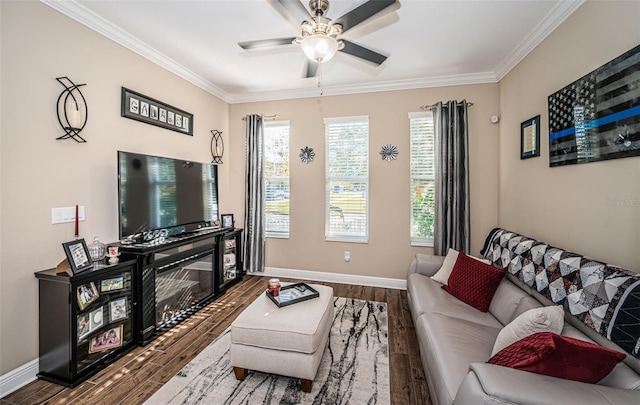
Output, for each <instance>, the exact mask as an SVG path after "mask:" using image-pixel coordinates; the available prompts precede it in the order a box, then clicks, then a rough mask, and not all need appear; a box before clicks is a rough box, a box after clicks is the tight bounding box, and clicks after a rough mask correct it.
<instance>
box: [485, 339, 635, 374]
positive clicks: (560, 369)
mask: <svg viewBox="0 0 640 405" xmlns="http://www.w3.org/2000/svg"><path fill="white" fill-rule="evenodd" d="M625 357H626V355H625V354H624V353H620V352H617V351H615V350H611V349H607V348H606V347H602V346H598V345H596V344H594V343H589V342H585V341H582V340H578V339H573V338H570V337H566V336H561V335H558V334H555V333H552V332H538V333H534V334H533V335H529V336H527V337H525V338H522V339H521V340H518V341H517V342H515V343H513V344H511V345H510V346H507V347H505V348H504V349H502V350H500V351H499V352H498V353H496V354H495V356H493V357H492V358H490V359H489V361H488V362H487V363H490V364H497V365H499V366H505V367H511V368H515V369H518V370H524V371H530V372H532V373H537V374H544V375H550V376H552V377H559V378H566V379H568V380H575V381H582V382H586V383H592V384H595V383H597V382H598V381H600V380H602V379H603V378H604V377H606V376H607V374H609V373H610V372H611V370H613V368H614V367H615V366H616V364H618V363H619V362H621V361H622V360H624V358H625Z"/></svg>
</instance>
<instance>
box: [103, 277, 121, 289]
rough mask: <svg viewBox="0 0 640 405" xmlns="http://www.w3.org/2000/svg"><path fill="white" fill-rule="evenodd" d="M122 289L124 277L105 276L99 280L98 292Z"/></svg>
mask: <svg viewBox="0 0 640 405" xmlns="http://www.w3.org/2000/svg"><path fill="white" fill-rule="evenodd" d="M123 289H124V277H123V276H118V277H113V278H105V279H104V280H100V292H101V293H105V292H114V291H120V290H123Z"/></svg>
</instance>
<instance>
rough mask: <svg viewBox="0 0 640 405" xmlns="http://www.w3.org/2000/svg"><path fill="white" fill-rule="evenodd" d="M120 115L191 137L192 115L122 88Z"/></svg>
mask: <svg viewBox="0 0 640 405" xmlns="http://www.w3.org/2000/svg"><path fill="white" fill-rule="evenodd" d="M120 115H121V116H122V117H125V118H131V119H132V120H136V121H140V122H144V123H147V124H151V125H155V126H157V127H161V128H165V129H170V130H171V131H176V132H180V133H182V134H185V135H191V136H193V114H191V113H188V112H186V111H184V110H181V109H179V108H176V107H173V106H170V105H169V104H166V103H163V102H161V101H158V100H156V99H154V98H151V97H147V96H145V95H143V94H140V93H136V92H135V91H133V90H129V89H127V88H124V87H123V88H122V101H121V111H120Z"/></svg>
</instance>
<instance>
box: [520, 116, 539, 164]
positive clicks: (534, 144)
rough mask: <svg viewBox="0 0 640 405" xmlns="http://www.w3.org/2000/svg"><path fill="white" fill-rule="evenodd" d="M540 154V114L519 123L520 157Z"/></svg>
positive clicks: (524, 157)
mask: <svg viewBox="0 0 640 405" xmlns="http://www.w3.org/2000/svg"><path fill="white" fill-rule="evenodd" d="M534 156H540V116H539V115H537V116H535V117H533V118H530V119H528V120H526V121H525V122H523V123H522V124H520V159H527V158H530V157H534Z"/></svg>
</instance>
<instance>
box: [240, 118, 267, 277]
mask: <svg viewBox="0 0 640 405" xmlns="http://www.w3.org/2000/svg"><path fill="white" fill-rule="evenodd" d="M245 121H246V124H247V131H246V133H247V139H246V144H247V153H246V170H245V172H246V175H247V179H246V183H245V200H244V244H243V250H244V269H245V271H246V272H251V273H253V272H263V271H264V218H263V212H264V210H263V205H264V203H263V201H264V200H263V198H262V196H263V194H264V190H263V183H264V181H263V180H264V159H263V149H264V146H263V145H264V125H263V119H262V116H260V115H256V114H252V115H247V116H246V117H245Z"/></svg>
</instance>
